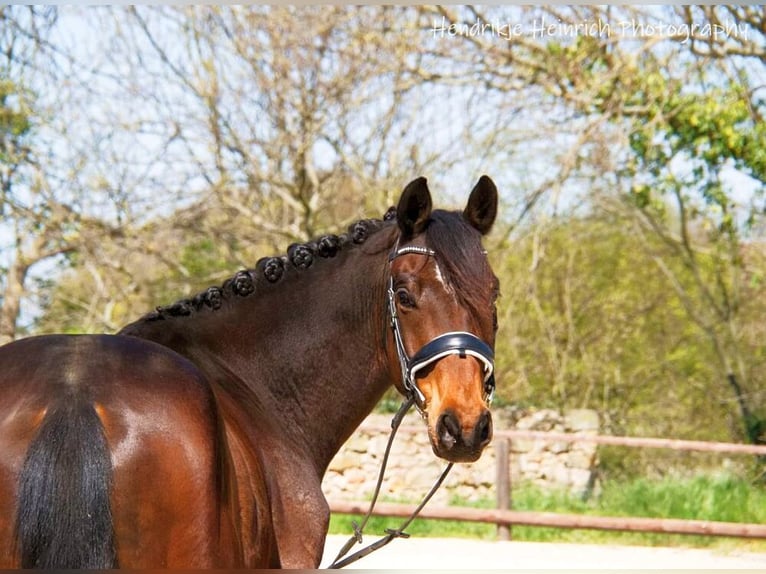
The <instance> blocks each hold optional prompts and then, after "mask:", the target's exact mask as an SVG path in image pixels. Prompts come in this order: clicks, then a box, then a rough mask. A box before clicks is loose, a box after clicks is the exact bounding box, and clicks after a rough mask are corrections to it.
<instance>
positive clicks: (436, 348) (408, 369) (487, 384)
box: [329, 241, 495, 569]
mask: <svg viewBox="0 0 766 574" xmlns="http://www.w3.org/2000/svg"><path fill="white" fill-rule="evenodd" d="M410 253H414V254H417V255H425V256H426V257H435V256H436V252H435V251H433V250H432V249H429V248H427V247H418V246H416V245H408V246H405V247H401V248H400V247H399V242H398V241H397V243H396V246H394V249H393V250H392V251H391V253H390V254H389V256H388V263H389V267H390V266H391V264H392V263H393V261H394V259H396V258H397V257H399V256H400V255H407V254H410ZM394 297H395V293H394V275H393V271H392V270H391V269H389V280H388V312H389V315H390V317H391V329H392V330H393V332H394V342H395V343H396V354H397V355H398V357H399V366H400V367H401V370H402V383H403V385H404V390H405V394H406V395H407V400H406V401H405V402H404V403H402V406H401V408H400V409H399V411H398V412H397V413H396V415H395V416H394V419H393V420H392V421H391V435H390V436H389V438H388V444H387V445H386V451H385V453H384V455H383V460H382V463H381V465H380V472H379V473H378V482H377V484H376V486H375V492H374V493H373V496H372V500H371V501H370V507H369V509H368V510H367V514H366V515H365V516H364V519H363V520H362V523H361V524H357V523H356V522H353V527H354V534H353V535H352V536H351V538H349V540H348V541H347V542H346V544H345V545H344V546H343V547H342V548H341V550H340V552H339V553H338V556H336V558H335V560H334V561H333V563H332V564H330V566H329V568H331V569H336V568H343V567H344V566H347V565H349V564H351V563H353V562H356V561H357V560H359V559H361V558H364V557H365V556H367V555H369V554H371V553H372V552H375V551H376V550H379V549H380V548H383V547H384V546H385V545H387V544H388V543H389V542H391V541H392V540H394V539H396V538H407V537H409V534H407V533H406V532H405V529H406V528H407V526H409V525H410V523H411V522H412V521H413V520H414V519H415V517H416V516H417V515H418V514H419V513H420V511H421V510H422V509H423V507H424V506H425V505H426V504H427V503H428V501H429V500H430V499H431V497H432V496H433V495H434V494H435V493H436V491H437V490H438V488H439V487H440V486H441V484H442V482H444V479H445V478H446V477H447V474H448V473H449V471H450V470H451V469H452V466H453V464H454V463H449V464H448V465H447V466H446V467H445V468H444V470H443V471H442V473H441V475H440V476H439V478H438V479H437V480H436V482H435V483H434V485H433V486H432V487H431V490H429V491H428V493H427V494H426V495H425V497H424V498H423V500H422V501H421V502H420V504H419V505H418V506H417V507H416V508H415V510H414V511H413V512H412V514H411V515H410V516H409V518H407V519H406V520H405V521H404V523H403V524H402V525H401V526H400V527H399V528H396V529H387V530H386V535H385V536H384V537H383V538H380V539H379V540H377V541H376V542H374V543H372V544H370V545H369V546H366V547H364V548H362V549H361V550H359V551H357V552H355V553H354V554H352V555H351V556H348V557H346V558H344V556H346V554H347V553H348V551H349V550H351V548H352V547H353V545H354V544H357V543H358V544H361V543H362V531H363V530H364V527H365V525H366V524H367V521H368V520H369V519H370V517H371V516H372V513H373V510H374V508H375V503H376V502H377V500H378V494H379V493H380V487H381V485H382V483H383V476H384V474H385V472H386V464H387V462H388V456H389V454H390V452H391V445H392V444H393V442H394V436H395V435H396V431H397V429H398V428H399V425H400V424H401V422H402V419H403V418H404V415H405V414H406V413H407V411H408V410H409V409H410V407H412V405H413V404H414V405H415V406H416V407H417V409H418V411H420V414H421V415H425V408H426V404H425V403H426V398H425V395H423V392H422V391H421V390H420V388H419V387H418V384H417V382H416V378H415V377H416V375H417V373H418V371H420V370H421V369H423V368H425V367H427V366H428V365H431V364H433V363H435V362H437V361H440V360H441V359H443V358H444V357H448V356H450V355H459V356H461V357H466V356H469V355H470V356H472V357H476V358H477V359H479V361H480V362H481V363H482V365H483V367H484V400H485V401H486V402H487V404H488V405H489V403H491V402H492V397H493V395H494V394H495V353H494V351H493V350H492V347H490V346H489V345H488V344H487V343H485V342H484V341H482V340H481V339H479V337H477V336H476V335H474V334H473V333H468V332H467V331H452V332H449V333H444V334H442V335H439V336H437V337H434V338H433V339H431V340H430V341H429V342H428V343H426V344H425V345H423V346H422V347H421V348H420V349H419V350H418V351H417V352H416V353H415V354H414V355H413V356H412V357H410V356H409V355H407V350H406V349H405V347H404V338H403V337H402V327H401V324H400V323H399V315H398V313H397V311H396V303H395V301H394Z"/></svg>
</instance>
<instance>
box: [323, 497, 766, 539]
mask: <svg viewBox="0 0 766 574" xmlns="http://www.w3.org/2000/svg"><path fill="white" fill-rule="evenodd" d="M368 506H369V502H346V501H341V500H331V501H330V509H331V510H332V511H333V512H340V513H343V514H363V513H365V512H367V507H368ZM414 510H415V505H414V504H398V503H390V502H379V503H378V504H377V505H376V507H375V515H377V516H397V517H408V516H410V515H411V514H412V512H413V511H414ZM420 517H421V518H436V519H442V520H461V521H466V522H485V523H489V524H497V525H500V526H511V525H526V526H548V527H553V528H583V529H591V530H622V531H628V532H660V533H664V534H698V535H700V534H701V535H705V536H732V537H737V538H766V525H764V524H744V523H735V522H713V521H707V520H681V519H676V518H636V517H616V516H586V515H581V514H558V513H554V512H527V511H520V510H498V509H493V508H486V509H483V508H465V507H457V506H444V507H433V508H429V507H428V506H426V507H425V508H424V509H423V510H422V511H421V513H420Z"/></svg>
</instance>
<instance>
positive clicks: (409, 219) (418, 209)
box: [396, 177, 431, 240]
mask: <svg viewBox="0 0 766 574" xmlns="http://www.w3.org/2000/svg"><path fill="white" fill-rule="evenodd" d="M429 217H431V192H430V191H428V183H427V182H426V178H425V177H419V178H417V179H415V180H413V181H411V182H410V183H408V184H407V187H405V188H404V191H403V192H402V196H401V197H400V198H399V205H398V206H397V207H396V221H397V223H398V224H399V229H401V231H402V238H404V239H405V240H406V239H409V238H412V237H415V236H416V235H418V234H419V233H421V232H422V231H423V230H424V229H425V228H426V225H428V218H429Z"/></svg>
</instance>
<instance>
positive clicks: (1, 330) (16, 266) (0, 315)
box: [0, 253, 29, 345]
mask: <svg viewBox="0 0 766 574" xmlns="http://www.w3.org/2000/svg"><path fill="white" fill-rule="evenodd" d="M27 271H29V265H28V264H27V263H26V262H25V261H24V259H23V258H22V257H21V254H19V253H17V257H16V260H15V261H14V262H13V263H12V264H11V266H10V268H9V269H8V274H7V275H6V279H5V290H4V292H3V302H2V306H0V345H5V344H6V343H10V342H11V341H13V340H14V339H15V338H16V323H17V321H18V318H19V313H20V311H21V298H22V296H23V294H24V282H25V281H26V278H27Z"/></svg>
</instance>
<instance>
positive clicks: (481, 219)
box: [463, 175, 497, 235]
mask: <svg viewBox="0 0 766 574" xmlns="http://www.w3.org/2000/svg"><path fill="white" fill-rule="evenodd" d="M463 217H465V218H466V220H467V221H468V223H470V224H471V225H472V226H473V227H475V228H476V229H478V231H479V233H481V234H482V235H486V234H487V233H489V230H490V229H492V224H493V223H495V217H497V187H495V183H494V182H493V181H492V180H491V179H490V178H489V177H487V176H486V175H482V176H481V177H480V178H479V181H478V183H477V184H476V185H475V186H474V188H473V190H472V191H471V195H470V197H469V198H468V205H466V206H465V209H464V210H463Z"/></svg>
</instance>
